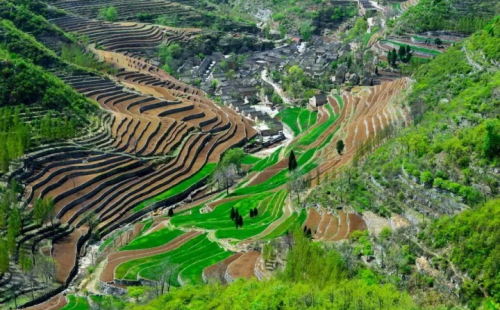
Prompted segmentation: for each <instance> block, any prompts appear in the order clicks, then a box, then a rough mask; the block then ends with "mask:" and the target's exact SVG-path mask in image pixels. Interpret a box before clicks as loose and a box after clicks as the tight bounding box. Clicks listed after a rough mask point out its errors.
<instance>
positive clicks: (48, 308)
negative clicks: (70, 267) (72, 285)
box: [24, 293, 68, 310]
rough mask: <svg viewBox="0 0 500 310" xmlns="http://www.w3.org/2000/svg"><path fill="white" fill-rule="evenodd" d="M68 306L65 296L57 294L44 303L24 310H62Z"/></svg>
mask: <svg viewBox="0 0 500 310" xmlns="http://www.w3.org/2000/svg"><path fill="white" fill-rule="evenodd" d="M67 304H68V300H67V299H66V296H64V295H63V294H62V293H61V294H58V295H56V296H54V297H52V298H51V299H49V300H47V301H46V302H44V303H41V304H38V305H36V306H33V307H28V308H24V309H25V310H58V309H62V308H64V307H65V306H66V305H67Z"/></svg>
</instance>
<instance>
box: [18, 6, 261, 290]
mask: <svg viewBox="0 0 500 310" xmlns="http://www.w3.org/2000/svg"><path fill="white" fill-rule="evenodd" d="M52 22H54V23H56V24H57V25H58V26H60V27H61V28H62V29H65V30H66V31H74V32H77V33H79V34H83V35H86V36H88V37H89V39H90V41H91V42H92V43H93V44H95V45H96V46H98V47H99V48H100V49H99V50H97V49H96V50H95V51H96V53H98V55H99V56H100V57H102V58H103V60H105V61H108V62H109V63H111V64H114V65H115V66H117V67H118V68H119V69H120V71H119V73H118V74H116V75H115V76H107V77H104V76H100V75H95V74H90V73H89V74H86V75H65V74H62V73H57V74H58V75H59V77H60V78H61V79H62V80H63V81H64V82H66V83H67V84H69V85H70V86H72V87H73V88H74V89H76V90H77V91H78V92H80V93H82V94H84V95H85V96H87V97H88V98H90V99H92V100H94V101H95V102H96V103H97V104H98V105H99V106H100V107H101V110H102V111H103V112H102V116H101V118H100V120H99V121H98V122H96V123H94V124H93V125H92V126H89V128H88V131H87V132H85V133H83V134H81V135H80V137H79V138H76V139H74V140H71V141H68V142H64V143H57V144H54V145H44V146H42V147H39V148H37V149H33V150H32V152H31V153H29V154H27V156H26V157H25V158H24V163H23V164H24V168H23V170H22V172H20V173H19V174H18V176H19V177H18V179H19V180H20V181H21V182H22V183H23V184H24V185H25V194H24V198H25V199H26V202H27V204H28V205H29V206H32V205H33V203H34V202H35V201H36V200H37V199H41V198H45V197H52V198H53V199H54V203H55V213H56V217H57V218H58V219H59V220H60V221H61V224H60V225H58V226H57V227H50V228H48V229H46V230H47V231H45V232H44V234H43V235H37V234H36V231H34V232H33V233H32V234H30V232H27V233H26V238H24V239H23V241H22V242H23V243H25V244H27V243H29V244H30V246H36V244H37V243H38V242H40V241H41V240H43V238H45V237H47V236H50V237H51V238H53V237H54V239H55V240H57V242H54V245H53V249H52V250H53V255H54V258H55V259H56V261H57V262H58V268H57V269H58V270H57V279H58V281H60V282H61V283H66V282H67V281H68V280H69V279H70V278H71V274H72V273H73V272H74V268H75V264H76V259H77V257H78V253H79V250H80V247H81V246H82V245H83V243H84V241H85V240H86V238H87V237H88V227H87V221H86V220H87V215H88V214H95V216H96V217H97V218H98V220H99V226H98V229H99V230H100V231H102V232H103V233H104V234H106V233H107V232H112V231H114V230H115V229H116V228H117V227H120V226H122V225H124V224H126V223H129V222H131V221H134V220H135V219H138V218H139V217H140V216H142V215H143V214H145V213H147V212H149V211H150V210H156V209H157V208H158V207H165V206H169V205H172V204H174V203H176V202H179V201H181V200H182V199H184V198H186V197H187V196H188V195H189V193H190V192H191V191H192V190H193V189H195V188H196V187H199V186H201V185H202V184H203V183H204V182H205V181H206V179H207V177H208V175H209V174H210V173H211V172H212V171H213V168H214V167H215V164H216V163H217V162H218V160H219V158H220V155H221V154H222V153H223V152H224V151H225V150H227V149H229V148H231V147H234V146H238V145H243V144H244V143H245V141H248V140H249V139H252V138H253V137H254V136H255V135H256V134H257V131H256V130H255V129H253V128H252V126H251V125H250V123H249V122H248V121H247V120H246V119H244V118H243V117H242V116H240V115H238V114H237V113H236V112H234V111H232V110H231V109H228V108H221V107H219V106H218V105H215V104H214V103H213V102H212V101H211V100H209V99H207V98H206V97H205V96H204V94H203V93H201V92H200V91H199V90H197V89H195V88H193V87H191V86H188V85H185V84H184V83H181V82H179V81H177V80H176V79H174V78H172V77H171V76H169V75H168V74H167V73H166V72H164V71H163V70H161V69H159V68H157V67H155V66H153V65H152V64H151V63H150V62H149V61H148V60H146V59H144V58H142V57H140V56H137V54H136V53H137V52H138V51H139V50H142V49H156V48H157V46H158V45H159V44H162V43H165V42H166V43H167V44H168V42H174V41H182V40H188V39H189V38H190V37H189V36H186V35H185V34H183V33H181V32H179V34H177V35H172V34H170V35H169V34H167V32H168V30H166V29H163V28H159V27H156V26H151V25H144V24H110V23H102V22H97V21H92V20H88V19H85V18H84V17H75V16H66V17H64V18H59V19H56V20H52ZM102 49H104V50H102ZM97 51H99V52H97ZM99 53H101V54H99ZM119 62H121V63H120V65H118V63H119ZM57 236H62V238H55V237H57ZM129 237H130V236H129ZM140 243H141V241H140V240H139V241H135V243H133V244H131V245H129V246H130V247H131V248H134V247H137V246H138V244H140ZM154 245H155V244H153V245H152V246H154ZM200 276H201V272H200ZM188 277H191V276H188Z"/></svg>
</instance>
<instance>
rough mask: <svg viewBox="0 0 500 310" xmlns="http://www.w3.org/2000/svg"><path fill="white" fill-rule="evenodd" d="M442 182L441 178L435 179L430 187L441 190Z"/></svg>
mask: <svg viewBox="0 0 500 310" xmlns="http://www.w3.org/2000/svg"><path fill="white" fill-rule="evenodd" d="M443 183H444V180H443V179H441V178H435V179H434V183H432V186H434V187H437V188H441V187H442V186H443Z"/></svg>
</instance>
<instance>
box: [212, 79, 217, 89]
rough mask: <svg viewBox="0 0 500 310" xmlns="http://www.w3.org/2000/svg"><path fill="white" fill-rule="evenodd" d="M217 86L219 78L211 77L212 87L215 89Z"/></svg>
mask: <svg viewBox="0 0 500 310" xmlns="http://www.w3.org/2000/svg"><path fill="white" fill-rule="evenodd" d="M217 86H219V80H217V79H213V80H212V88H213V89H214V90H216V89H217Z"/></svg>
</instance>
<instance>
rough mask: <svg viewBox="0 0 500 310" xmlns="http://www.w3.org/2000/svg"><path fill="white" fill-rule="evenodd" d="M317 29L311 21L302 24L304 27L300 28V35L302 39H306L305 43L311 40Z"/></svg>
mask: <svg viewBox="0 0 500 310" xmlns="http://www.w3.org/2000/svg"><path fill="white" fill-rule="evenodd" d="M315 29H316V28H315V27H314V26H312V24H311V21H306V22H304V23H302V25H301V26H300V35H301V36H302V39H304V40H305V41H308V40H309V39H311V37H312V35H313V32H314V30H315Z"/></svg>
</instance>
